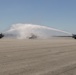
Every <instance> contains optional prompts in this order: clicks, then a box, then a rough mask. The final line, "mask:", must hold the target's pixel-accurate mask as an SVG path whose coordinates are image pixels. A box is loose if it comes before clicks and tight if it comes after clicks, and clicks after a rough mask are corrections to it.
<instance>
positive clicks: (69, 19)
mask: <svg viewBox="0 0 76 75" xmlns="http://www.w3.org/2000/svg"><path fill="white" fill-rule="evenodd" d="M15 23H32V24H39V25H45V26H50V27H54V28H58V29H62V30H66V31H69V32H72V33H76V0H0V31H4V30H5V29H7V28H8V27H9V26H11V25H12V24H15Z"/></svg>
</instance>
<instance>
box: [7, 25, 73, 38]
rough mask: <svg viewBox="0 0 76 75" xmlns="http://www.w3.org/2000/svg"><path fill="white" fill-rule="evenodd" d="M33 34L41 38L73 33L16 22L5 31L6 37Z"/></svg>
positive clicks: (23, 36) (20, 36) (22, 36)
mask: <svg viewBox="0 0 76 75" xmlns="http://www.w3.org/2000/svg"><path fill="white" fill-rule="evenodd" d="M31 34H34V35H37V36H38V37H39V38H49V37H51V36H55V35H72V34H71V33H69V32H66V31H62V30H58V29H55V28H50V27H47V26H41V25H33V24H14V25H12V26H11V27H10V28H9V29H8V30H7V31H6V32H5V37H14V38H19V39H26V38H27V37H29V36H30V35H31Z"/></svg>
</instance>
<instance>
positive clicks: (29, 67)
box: [0, 38, 76, 75]
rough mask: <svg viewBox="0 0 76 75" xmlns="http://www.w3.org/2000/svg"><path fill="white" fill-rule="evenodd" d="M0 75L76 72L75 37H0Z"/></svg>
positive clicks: (58, 74) (41, 74)
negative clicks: (28, 38) (25, 38)
mask: <svg viewBox="0 0 76 75" xmlns="http://www.w3.org/2000/svg"><path fill="white" fill-rule="evenodd" d="M0 75H76V40H74V39H72V38H54V39H45V40H41V39H40V40H39V39H38V40H19V39H18V40H17V39H1V40H0Z"/></svg>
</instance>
